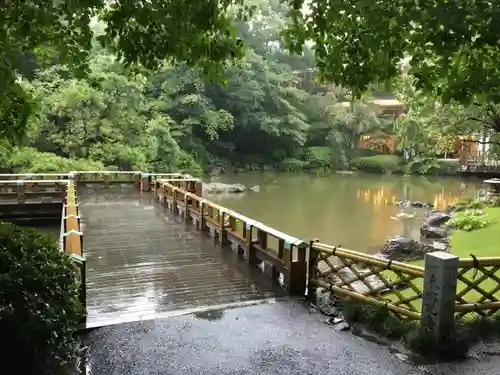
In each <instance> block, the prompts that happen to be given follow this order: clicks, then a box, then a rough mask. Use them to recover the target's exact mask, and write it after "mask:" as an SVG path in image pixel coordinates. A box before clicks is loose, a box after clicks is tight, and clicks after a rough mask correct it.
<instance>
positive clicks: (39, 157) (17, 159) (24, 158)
mask: <svg viewBox="0 0 500 375" xmlns="http://www.w3.org/2000/svg"><path fill="white" fill-rule="evenodd" d="M4 165H5V167H6V168H7V169H9V170H10V171H12V173H19V172H28V173H43V172H54V173H67V172H68V171H98V170H103V169H105V168H104V166H103V164H102V163H100V162H97V161H89V160H85V159H68V158H63V157H60V156H57V155H54V154H52V153H49V152H40V151H37V150H35V149H34V148H31V147H24V148H16V149H14V150H13V151H12V153H11V154H10V155H9V158H8V160H7V162H6V164H4Z"/></svg>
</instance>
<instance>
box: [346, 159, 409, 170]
mask: <svg viewBox="0 0 500 375" xmlns="http://www.w3.org/2000/svg"><path fill="white" fill-rule="evenodd" d="M351 166H352V167H353V168H355V169H357V170H359V171H362V172H369V173H394V172H401V157H399V156H397V155H376V156H368V157H358V158H354V159H353V160H352V161H351Z"/></svg>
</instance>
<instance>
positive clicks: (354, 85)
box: [286, 0, 500, 103]
mask: <svg viewBox="0 0 500 375" xmlns="http://www.w3.org/2000/svg"><path fill="white" fill-rule="evenodd" d="M287 2H288V3H289V4H290V5H291V10H290V12H289V14H290V17H291V22H290V24H289V26H288V30H287V32H286V36H287V44H288V45H289V47H290V48H291V49H292V50H294V51H297V52H299V51H300V49H301V48H302V46H303V45H304V44H305V43H306V41H312V42H313V43H314V50H315V55H316V60H317V65H318V68H319V70H320V73H321V76H322V77H323V78H325V79H327V80H329V81H331V82H334V83H336V84H340V85H342V86H345V87H349V88H351V89H352V90H353V92H354V94H355V95H360V94H361V93H363V92H365V91H366V90H367V89H368V88H369V86H370V84H372V83H377V82H390V81H391V80H392V79H394V78H397V77H398V76H399V74H400V72H401V64H402V63H403V65H404V63H406V66H405V69H407V71H408V72H409V74H411V75H412V76H414V77H415V78H416V84H417V87H418V88H420V89H422V90H424V91H425V92H426V93H430V94H431V95H432V96H436V97H439V98H440V99H441V100H442V101H444V102H449V101H451V100H457V101H463V102H486V103H491V102H499V101H500V96H499V95H500V93H499V92H498V86H499V82H500V81H499V80H500V78H499V77H500V74H499V69H498V64H497V61H498V59H499V57H500V51H499V50H498V48H497V29H496V27H492V26H491V25H493V24H495V20H496V19H498V17H499V16H500V9H498V8H495V7H492V6H491V2H490V1H487V0H480V1H474V2H470V1H468V0H457V1H451V2H443V1H438V0H432V1H427V2H425V3H421V2H417V1H407V0H379V1H371V0H354V1H353V0H337V1H334V2H333V3H332V2H331V1H330V0H312V1H311V2H310V3H308V12H303V9H302V7H303V6H304V4H305V1H304V0H298V1H287ZM457 25H460V26H459V27H457Z"/></svg>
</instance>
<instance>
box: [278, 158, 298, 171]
mask: <svg viewBox="0 0 500 375" xmlns="http://www.w3.org/2000/svg"><path fill="white" fill-rule="evenodd" d="M280 169H281V170H282V171H286V172H299V171H301V170H303V169H304V161H302V160H300V159H295V158H286V159H284V160H283V161H282V162H281V163H280Z"/></svg>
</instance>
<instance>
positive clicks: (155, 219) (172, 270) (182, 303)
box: [80, 186, 284, 328]
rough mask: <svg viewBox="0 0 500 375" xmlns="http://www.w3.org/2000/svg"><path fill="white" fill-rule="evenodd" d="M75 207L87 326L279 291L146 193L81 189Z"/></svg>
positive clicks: (240, 300)
mask: <svg viewBox="0 0 500 375" xmlns="http://www.w3.org/2000/svg"><path fill="white" fill-rule="evenodd" d="M80 206H81V208H80V209H81V211H80V212H81V215H82V224H83V231H84V251H85V256H86V258H87V312H88V317H87V327H89V328H92V327H98V326H104V325H110V324H117V323H122V322H131V321H137V320H143V319H154V318H157V317H161V316H168V315H169V314H179V313H182V312H184V311H187V312H188V311H194V310H197V309H205V308H209V307H211V306H217V307H218V308H220V307H221V306H225V305H235V304H240V303H242V304H245V303H248V302H250V301H258V300H262V299H265V298H272V297H275V296H281V295H283V294H284V293H283V291H282V290H281V289H280V288H279V287H278V286H276V285H274V284H273V283H272V282H271V281H270V280H268V279H267V277H265V276H263V275H261V274H259V272H258V270H255V269H251V268H249V267H248V266H247V265H246V264H245V263H244V262H242V261H241V260H238V259H237V256H236V254H234V253H232V252H231V251H230V250H228V249H223V248H221V247H220V246H215V245H214V244H213V239H211V238H208V237H206V236H204V235H201V234H200V232H199V231H197V230H196V229H195V228H194V227H192V226H190V225H186V224H185V223H184V222H183V221H182V219H180V218H178V217H174V216H173V214H172V213H171V212H169V211H166V210H164V209H163V208H162V207H161V206H159V205H157V204H154V203H153V202H152V200H151V196H150V194H149V193H146V194H144V193H143V194H142V195H141V193H139V192H136V191H135V190H133V189H132V188H123V187H122V188H120V187H115V186H112V187H107V188H102V187H101V188H99V189H94V190H89V189H86V190H83V191H82V194H81V197H80Z"/></svg>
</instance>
